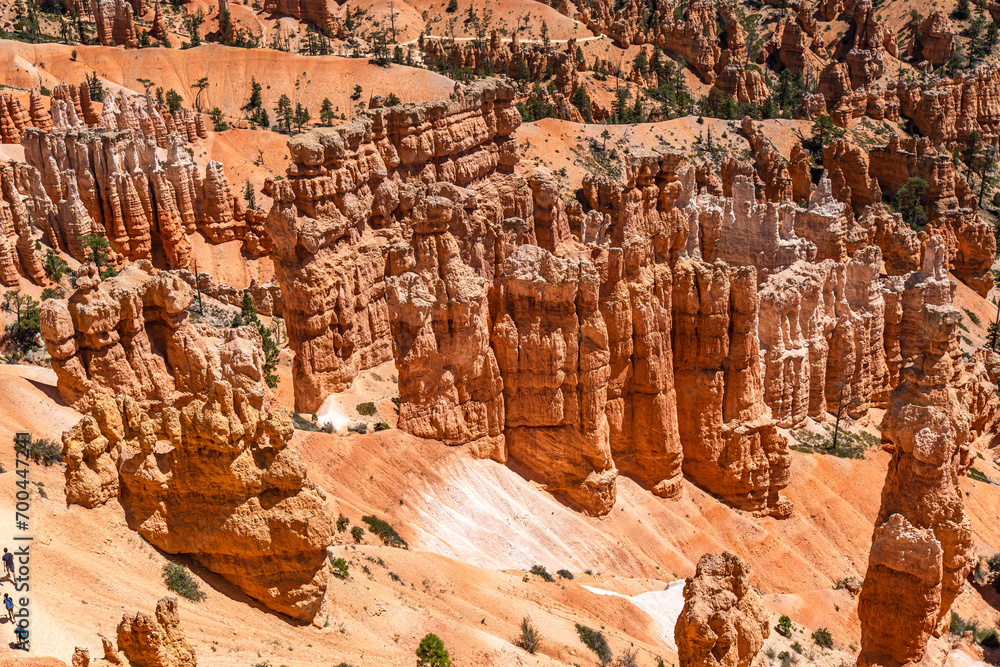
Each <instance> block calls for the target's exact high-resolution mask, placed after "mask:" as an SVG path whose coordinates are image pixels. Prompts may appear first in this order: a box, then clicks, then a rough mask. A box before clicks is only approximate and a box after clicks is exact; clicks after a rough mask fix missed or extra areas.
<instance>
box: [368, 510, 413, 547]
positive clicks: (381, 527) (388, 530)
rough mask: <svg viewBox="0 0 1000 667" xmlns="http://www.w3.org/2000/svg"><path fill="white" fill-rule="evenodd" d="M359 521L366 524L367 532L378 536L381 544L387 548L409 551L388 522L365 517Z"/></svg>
mask: <svg viewBox="0 0 1000 667" xmlns="http://www.w3.org/2000/svg"><path fill="white" fill-rule="evenodd" d="M361 520H362V521H364V522H365V523H366V524H368V532H369V533H372V534H374V535H378V536H379V537H380V538H381V539H382V543H383V544H385V545H386V546H389V547H397V548H399V549H409V548H410V545H409V544H407V543H406V540H404V539H403V538H402V537H400V535H399V533H397V532H396V529H395V528H393V527H392V526H391V525H390V524H389V523H388V522H386V521H383V520H382V519H379V518H378V517H375V516H371V515H367V516H363V517H361Z"/></svg>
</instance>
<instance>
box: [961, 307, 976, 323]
mask: <svg viewBox="0 0 1000 667" xmlns="http://www.w3.org/2000/svg"><path fill="white" fill-rule="evenodd" d="M962 310H964V311H965V314H966V315H968V316H969V319H970V320H972V323H973V324H975V325H976V326H979V315H976V314H975V313H974V312H972V311H971V310H969V309H968V308H962Z"/></svg>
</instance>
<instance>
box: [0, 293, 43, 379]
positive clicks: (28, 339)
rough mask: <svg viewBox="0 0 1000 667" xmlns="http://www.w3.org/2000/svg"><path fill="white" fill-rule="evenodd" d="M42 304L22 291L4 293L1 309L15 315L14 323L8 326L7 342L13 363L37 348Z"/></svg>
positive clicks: (40, 327) (40, 329)
mask: <svg viewBox="0 0 1000 667" xmlns="http://www.w3.org/2000/svg"><path fill="white" fill-rule="evenodd" d="M40 305H41V304H40V303H39V302H38V301H36V300H35V299H33V298H32V297H31V296H30V295H28V294H22V293H21V290H20V289H14V290H10V291H9V292H4V295H3V304H0V308H2V309H3V310H5V311H8V312H12V313H14V321H13V322H11V323H10V324H8V325H7V328H6V340H7V348H8V350H9V351H10V359H11V361H17V360H18V359H20V358H21V357H23V356H24V355H26V354H27V353H28V352H30V351H31V350H32V349H34V348H35V347H36V346H37V342H38V336H39V334H40V333H41V331H42V325H41V320H40V317H41V312H40V310H39V306H40Z"/></svg>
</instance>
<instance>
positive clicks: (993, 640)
mask: <svg viewBox="0 0 1000 667" xmlns="http://www.w3.org/2000/svg"><path fill="white" fill-rule="evenodd" d="M948 630H949V631H950V632H952V633H954V634H956V635H960V634H962V633H963V632H971V633H972V639H973V641H975V642H976V643H977V644H981V645H982V646H985V647H986V648H998V647H1000V636H998V635H997V631H996V630H995V629H993V628H981V627H979V623H978V622H976V621H974V620H968V621H966V620H964V619H963V618H962V617H961V616H959V615H958V614H956V613H955V612H951V621H950V623H949V624H948Z"/></svg>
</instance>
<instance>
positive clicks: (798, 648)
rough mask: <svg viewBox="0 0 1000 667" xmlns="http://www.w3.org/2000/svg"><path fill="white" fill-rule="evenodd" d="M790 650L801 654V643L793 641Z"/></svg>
mask: <svg viewBox="0 0 1000 667" xmlns="http://www.w3.org/2000/svg"><path fill="white" fill-rule="evenodd" d="M792 650H793V651H795V652H796V653H798V654H800V655H801V654H802V651H803V650H804V649H803V648H802V644H800V643H798V642H795V643H794V644H792Z"/></svg>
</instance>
